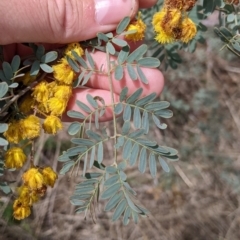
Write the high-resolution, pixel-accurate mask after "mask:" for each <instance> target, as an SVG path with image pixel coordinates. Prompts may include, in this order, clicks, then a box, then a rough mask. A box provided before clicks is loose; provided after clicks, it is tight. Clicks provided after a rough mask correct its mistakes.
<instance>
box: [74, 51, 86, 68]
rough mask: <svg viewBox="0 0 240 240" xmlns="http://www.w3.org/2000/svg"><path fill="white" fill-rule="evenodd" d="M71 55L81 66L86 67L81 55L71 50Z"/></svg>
mask: <svg viewBox="0 0 240 240" xmlns="http://www.w3.org/2000/svg"><path fill="white" fill-rule="evenodd" d="M72 55H73V56H74V58H75V59H76V60H77V62H78V63H79V64H80V65H81V66H82V67H83V68H85V69H88V65H87V63H86V61H85V60H84V59H83V58H82V57H80V56H79V55H78V54H77V53H76V52H75V51H72Z"/></svg>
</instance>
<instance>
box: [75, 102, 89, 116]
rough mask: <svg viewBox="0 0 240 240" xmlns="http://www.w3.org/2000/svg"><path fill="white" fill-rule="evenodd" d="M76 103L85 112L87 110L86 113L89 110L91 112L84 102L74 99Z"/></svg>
mask: <svg viewBox="0 0 240 240" xmlns="http://www.w3.org/2000/svg"><path fill="white" fill-rule="evenodd" d="M76 104H77V106H78V107H79V108H80V109H82V110H83V111H85V112H87V113H91V112H92V110H91V109H90V108H89V107H88V105H86V104H85V103H83V102H81V101H79V100H77V101H76Z"/></svg>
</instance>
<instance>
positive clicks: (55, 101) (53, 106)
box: [48, 97, 67, 116]
mask: <svg viewBox="0 0 240 240" xmlns="http://www.w3.org/2000/svg"><path fill="white" fill-rule="evenodd" d="M48 106H49V110H50V112H51V114H52V115H56V116H59V115H62V114H63V112H64V111H65V109H66V107H67V101H66V100H64V99H59V98H56V97H53V98H50V99H49V100H48Z"/></svg>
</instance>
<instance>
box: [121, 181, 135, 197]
mask: <svg viewBox="0 0 240 240" xmlns="http://www.w3.org/2000/svg"><path fill="white" fill-rule="evenodd" d="M123 185H124V187H125V188H126V189H127V190H128V191H129V192H130V193H131V194H133V195H134V196H136V195H137V193H136V192H135V191H134V190H133V189H132V188H131V187H130V185H129V184H128V183H127V182H123Z"/></svg>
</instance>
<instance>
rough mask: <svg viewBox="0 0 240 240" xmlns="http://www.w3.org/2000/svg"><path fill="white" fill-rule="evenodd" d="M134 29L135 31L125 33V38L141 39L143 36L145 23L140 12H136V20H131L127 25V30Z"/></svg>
mask: <svg viewBox="0 0 240 240" xmlns="http://www.w3.org/2000/svg"><path fill="white" fill-rule="evenodd" d="M131 30H135V31H136V32H135V33H132V34H127V35H125V38H126V39H127V40H130V41H134V42H137V41H141V40H142V39H143V38H144V35H145V30H146V24H145V23H144V22H143V21H142V18H141V13H140V12H139V13H138V18H137V20H135V21H133V22H132V23H130V24H129V26H128V27H127V31H131Z"/></svg>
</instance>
